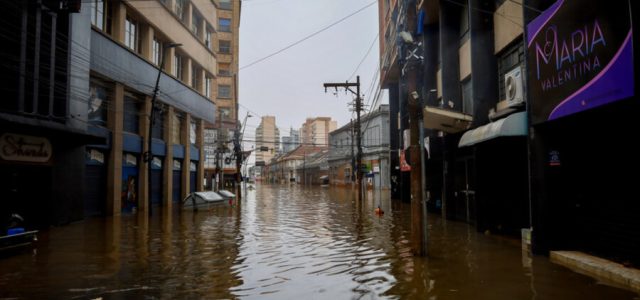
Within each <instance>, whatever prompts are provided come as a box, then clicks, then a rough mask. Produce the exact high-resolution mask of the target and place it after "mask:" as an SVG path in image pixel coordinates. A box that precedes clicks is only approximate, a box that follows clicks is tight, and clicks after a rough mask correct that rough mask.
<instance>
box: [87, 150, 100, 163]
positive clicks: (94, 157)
mask: <svg viewBox="0 0 640 300" xmlns="http://www.w3.org/2000/svg"><path fill="white" fill-rule="evenodd" d="M87 154H88V155H89V160H91V161H94V162H97V163H100V164H104V153H102V152H101V151H99V150H96V149H90V150H89V151H88V153H87Z"/></svg>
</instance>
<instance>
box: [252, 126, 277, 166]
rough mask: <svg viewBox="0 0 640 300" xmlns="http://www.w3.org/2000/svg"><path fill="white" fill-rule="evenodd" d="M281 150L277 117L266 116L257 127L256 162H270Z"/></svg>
mask: <svg viewBox="0 0 640 300" xmlns="http://www.w3.org/2000/svg"><path fill="white" fill-rule="evenodd" d="M278 152H280V130H279V129H278V126H276V117H274V116H264V117H262V120H261V121H260V125H258V128H256V162H257V163H259V162H264V163H268V162H269V161H270V160H271V158H273V157H274V155H275V154H277V153H278Z"/></svg>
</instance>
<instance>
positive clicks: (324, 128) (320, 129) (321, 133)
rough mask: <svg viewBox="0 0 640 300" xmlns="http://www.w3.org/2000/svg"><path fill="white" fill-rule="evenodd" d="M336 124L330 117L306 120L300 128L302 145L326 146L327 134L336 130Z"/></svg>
mask: <svg viewBox="0 0 640 300" xmlns="http://www.w3.org/2000/svg"><path fill="white" fill-rule="evenodd" d="M337 127H338V122H336V121H332V120H331V118H330V117H316V118H307V120H306V121H305V122H304V124H302V127H301V128H300V139H301V142H302V143H303V144H310V145H320V146H325V147H326V146H327V144H328V143H329V142H328V141H329V132H331V131H334V130H336V128H337Z"/></svg>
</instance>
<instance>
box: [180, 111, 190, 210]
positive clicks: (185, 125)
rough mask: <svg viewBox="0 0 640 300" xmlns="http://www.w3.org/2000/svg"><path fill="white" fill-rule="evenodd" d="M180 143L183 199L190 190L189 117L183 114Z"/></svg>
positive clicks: (181, 196)
mask: <svg viewBox="0 0 640 300" xmlns="http://www.w3.org/2000/svg"><path fill="white" fill-rule="evenodd" d="M180 130H181V131H182V134H181V136H182V141H180V143H181V144H182V145H183V146H184V160H183V162H182V174H181V177H182V179H181V180H182V195H180V198H181V199H184V198H186V197H187V195H189V193H190V189H191V115H190V114H188V113H185V114H184V120H183V121H182V128H181V129H180Z"/></svg>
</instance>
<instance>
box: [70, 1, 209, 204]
mask: <svg viewBox="0 0 640 300" xmlns="http://www.w3.org/2000/svg"><path fill="white" fill-rule="evenodd" d="M216 15H217V14H216V7H215V6H214V5H213V3H212V2H209V1H196V0H194V1H187V0H166V1H160V0H158V1H126V2H125V1H118V0H112V1H90V2H86V3H83V5H82V13H81V14H80V15H79V16H78V18H77V19H76V20H74V22H73V23H72V28H73V33H72V34H73V36H72V38H73V41H74V43H73V44H72V45H71V47H70V56H71V57H72V63H71V65H72V66H74V69H73V72H74V73H73V74H74V77H73V78H74V79H73V82H72V84H74V85H75V88H73V89H71V91H72V94H71V97H72V99H73V98H74V97H75V98H77V99H88V100H87V101H88V102H89V103H88V109H87V111H88V112H87V114H86V115H87V122H88V123H89V130H90V131H91V132H95V133H96V134H99V135H102V136H104V137H106V138H107V139H108V142H107V143H105V144H94V145H90V146H88V147H87V159H86V169H87V170H86V173H87V175H86V176H85V184H86V189H87V190H89V191H93V193H92V194H89V195H87V197H86V199H85V202H86V203H88V205H91V206H92V207H95V209H96V210H95V211H94V212H93V213H96V214H103V213H106V214H108V215H112V214H113V215H117V214H119V213H121V212H131V211H133V210H134V209H137V210H143V211H144V210H147V208H148V205H149V204H151V205H162V206H163V207H165V208H168V209H170V208H171V207H172V205H175V203H178V202H179V201H180V200H181V199H183V198H184V197H185V196H186V195H187V194H188V193H189V192H191V191H195V190H202V188H203V187H202V180H200V179H199V178H203V177H204V161H203V159H201V158H203V142H204V141H203V131H204V128H205V126H206V124H212V123H213V122H214V121H215V116H216V106H215V104H214V99H215V98H214V96H213V95H214V94H213V92H214V91H215V78H216V72H215V70H216V69H217V59H216V55H215V52H214V48H213V43H212V41H213V36H214V34H215V32H216V26H217V16H216ZM169 43H179V44H181V45H180V46H178V47H167V45H168V44H169ZM161 65H163V69H162V73H161V75H162V76H161V77H160V80H159V84H158V93H157V94H158V96H157V99H158V106H157V107H156V112H155V118H154V123H152V124H150V122H149V113H150V111H151V98H152V94H153V90H154V87H155V83H156V77H157V76H158V72H159V67H160V66H161ZM84 91H89V92H88V93H87V92H84ZM149 126H151V127H152V136H149V133H148V132H149ZM149 139H151V142H152V146H151V149H147V148H148V147H147V145H148V141H149ZM147 151H150V152H151V153H152V154H151V157H150V161H151V162H150V163H151V169H152V171H151V177H150V178H148V176H147V172H146V170H147V162H146V161H145V159H144V155H143V154H144V153H145V152H147ZM149 181H150V183H151V184H150V190H148V189H147V186H148V185H147V182H149ZM105 195H106V196H105ZM105 198H106V199H105ZM105 202H106V203H107V205H106V206H105V205H104V203H105ZM105 207H106V208H105Z"/></svg>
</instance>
